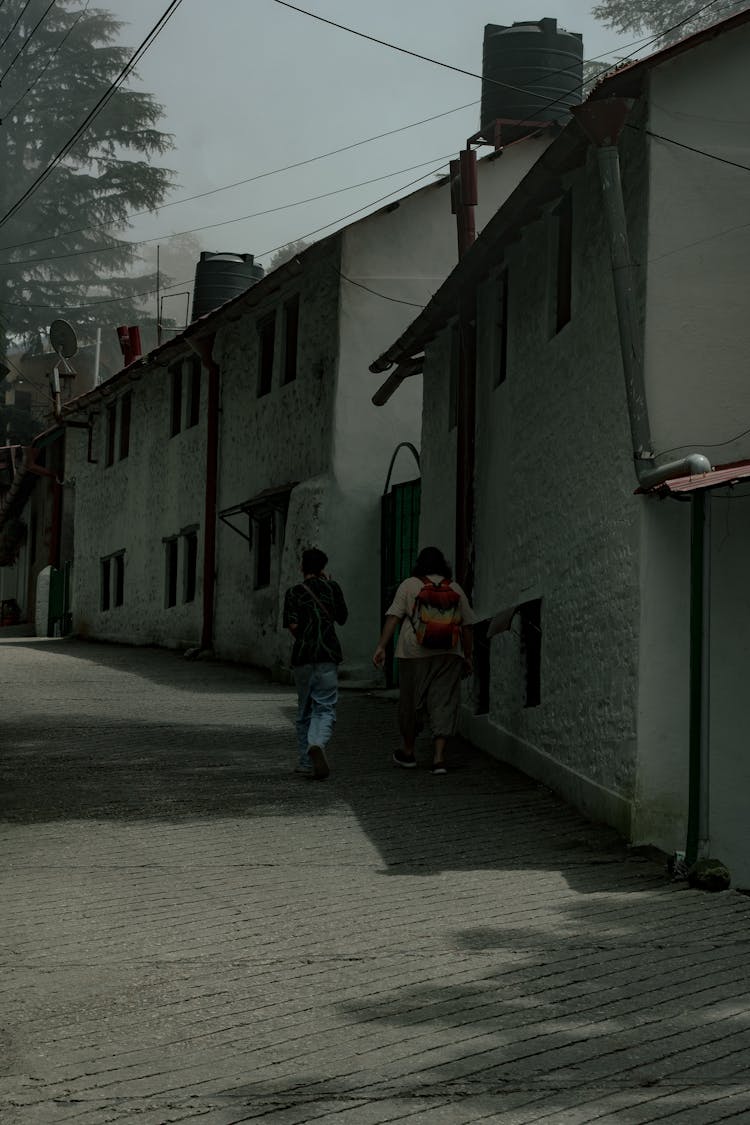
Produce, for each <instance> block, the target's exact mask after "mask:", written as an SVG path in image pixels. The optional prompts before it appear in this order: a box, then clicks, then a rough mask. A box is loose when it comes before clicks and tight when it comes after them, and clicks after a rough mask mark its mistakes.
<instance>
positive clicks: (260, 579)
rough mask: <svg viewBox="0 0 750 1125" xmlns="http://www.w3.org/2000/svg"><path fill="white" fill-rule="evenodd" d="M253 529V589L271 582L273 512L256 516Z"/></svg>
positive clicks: (258, 588)
mask: <svg viewBox="0 0 750 1125" xmlns="http://www.w3.org/2000/svg"><path fill="white" fill-rule="evenodd" d="M254 523H255V527H254V529H253V531H254V535H253V546H254V547H255V589H256V590H260V589H261V587H262V586H270V584H271V547H272V545H273V513H272V512H269V513H268V514H267V515H263V516H258V517H257V518H256V519H255V520H254Z"/></svg>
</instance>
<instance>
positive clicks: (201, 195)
mask: <svg viewBox="0 0 750 1125" xmlns="http://www.w3.org/2000/svg"><path fill="white" fill-rule="evenodd" d="M478 104H479V102H478V101H473V102H467V103H466V104H465V105H459V106H455V107H454V108H453V109H446V110H444V111H443V112H442V113H434V114H432V116H431V117H423V118H422V119H421V120H420V121H412V122H410V124H408V125H399V127H398V128H397V129H388V130H387V131H386V132H385V133H376V134H375V135H374V136H372V137H365V138H364V139H363V140H361V141H353V142H352V144H348V145H342V146H341V147H340V148H334V149H330V151H328V152H322V153H320V154H319V155H318V156H309V157H307V159H305V160H297V161H295V162H294V163H293V164H285V165H283V167H281V168H272V169H270V170H269V171H268V172H258V173H257V174H256V175H254V176H249V177H248V178H247V179H244V180H236V181H235V182H234V183H231V184H224V185H223V186H222V187H217V188H211V189H210V190H209V191H201V192H198V194H197V195H186V196H183V198H182V199H173V200H172V202H171V203H160V204H159V206H158V207H151V208H149V209H148V210H145V211H134V212H132V213H131V214H130V215H128V216H127V218H128V220H130V219H138V218H141V217H142V216H143V215H153V214H154V212H155V211H164V210H166V208H167V207H176V206H177V205H178V204H179V203H190V202H192V201H193V200H195V199H205V198H206V197H207V196H209V195H216V194H218V193H219V192H222V191H229V190H230V189H231V188H235V187H244V185H245V184H251V183H254V182H255V181H256V180H263V179H267V178H268V177H269V176H276V175H278V174H280V173H281V172H289V171H291V170H293V169H295V168H303V167H304V166H305V165H307V164H313V163H315V162H316V161H318V160H325V159H326V158H327V157H329V156H338V155H339V154H340V153H342V152H349V151H350V150H351V149H354V148H359V147H360V146H361V145H367V144H370V143H371V142H372V141H379V140H382V139H383V138H384V137H392V136H394V135H395V134H396V133H403V132H405V131H406V130H407V129H415V128H416V127H417V126H418V125H426V124H428V123H429V122H430V121H437V120H438V119H439V118H441V117H448V116H449V115H450V114H452V113H458V112H459V111H460V110H463V109H470V108H471V107H472V106H474V105H478ZM14 108H15V107H14ZM114 225H115V224H114V223H106V224H104V225H102V226H95V227H76V228H75V229H74V230H68V231H62V232H61V233H60V234H53V235H47V237H46V238H36V239H32V240H29V241H26V242H16V243H11V244H10V245H8V246H0V252H2V251H4V250H20V249H23V248H24V247H25V246H36V245H37V244H38V243H40V242H50V241H51V240H52V239H53V238H67V237H68V236H69V235H71V234H82V233H83V232H84V231H87V230H94V231H97V230H101V231H104V230H108V229H109V228H110V227H111V226H114ZM197 229H202V228H197ZM183 233H187V232H183ZM143 241H148V240H147V239H146V240H143ZM9 264H10V263H9ZM14 264H15V263H14Z"/></svg>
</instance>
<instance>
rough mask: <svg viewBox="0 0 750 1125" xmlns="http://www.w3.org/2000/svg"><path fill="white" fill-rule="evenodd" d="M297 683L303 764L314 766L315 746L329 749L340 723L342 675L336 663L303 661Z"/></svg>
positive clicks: (297, 670)
mask: <svg viewBox="0 0 750 1125" xmlns="http://www.w3.org/2000/svg"><path fill="white" fill-rule="evenodd" d="M294 682H295V684H296V685H297V700H298V702H299V710H298V712H297V724H296V726H297V750H298V752H299V764H300V765H301V766H304V767H308V766H312V762H311V761H310V755H309V753H308V750H309V748H310V747H311V746H320V748H321V749H322V750H324V749H325V748H326V746H327V745H328V743H329V742H330V740H331V735H332V734H333V728H334V725H335V723H336V704H337V702H338V698H339V677H338V669H337V667H336V665H335V664H331V663H326V664H299V665H297V667H296V668H295V669H294Z"/></svg>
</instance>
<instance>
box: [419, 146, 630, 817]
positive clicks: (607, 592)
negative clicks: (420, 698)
mask: <svg viewBox="0 0 750 1125" xmlns="http://www.w3.org/2000/svg"><path fill="white" fill-rule="evenodd" d="M640 144H641V141H640V138H639V137H638V136H637V134H634V135H633V137H628V138H626V139H625V141H624V146H623V147H624V150H625V155H624V163H625V166H626V169H627V171H626V202H627V206H628V211H629V218H630V222H631V233H632V236H633V238H634V243H635V245H636V247H637V248H639V247H640V246H641V244H642V239H643V236H644V232H645V217H646V215H645V207H643V206H641V205H640V204H639V196H640V193H641V192H642V191H643V190H644V188H645V183H644V175H645V170H644V166H643V162H642V160H641V159H640V158H639V157H640V154H639V152H638V146H639V145H640ZM629 158H632V159H629ZM566 186H569V187H571V188H572V190H573V215H574V218H573V296H572V318H571V320H570V322H569V323H568V324H567V325H565V326H564V327H563V328H562V330H561V331H560V332H559V333H558V334H556V335H553V334H552V329H551V313H550V310H551V306H552V300H553V294H554V288H555V283H554V270H553V255H552V254H551V247H552V245H553V242H554V240H553V237H552V231H551V225H552V224H551V219H550V218H549V217H548V216H545V217H544V218H543V219H540V220H539V221H537V222H534V223H533V224H531V225H529V226H528V227H527V228H526V229H525V230H524V232H523V235H522V237H521V239H520V240H518V241H516V242H515V243H514V244H513V245H512V247H511V248H510V249H509V250H508V251H507V254H506V258H505V262H506V264H507V268H508V271H509V311H508V315H509V344H508V347H509V351H508V369H507V378H506V380H505V382H504V383H501V384H500V385H499V386H495V385H494V384H495V370H496V363H497V323H498V319H499V317H498V312H497V307H496V306H497V302H498V297H499V294H498V282H497V279H496V277H492V278H490V279H488V280H487V282H485V283H484V284H483V285H482V286H481V287H480V291H479V294H478V339H477V353H478V375H477V381H478V389H477V462H476V480H475V491H476V577H475V586H474V605H475V609H476V611H477V614H478V616H479V618H480V619H486V618H489V617H492V616H493V615H494V614H496V613H498V612H500V611H501V610H503V609H505V608H507V607H512V606H515V605H517V604H519V603H521V602H525V601H530V600H534V599H539V598H541V599H542V632H543V639H542V667H541V702H540V704H539V705H538V706H535V707H525V706H524V671H523V656H522V653H521V646H520V641H519V638H518V635H517V631H518V628H519V621H518V618H516V620H515V622H514V631H513V632H511V633H503V634H500V635H498V636H496V637H495V638H493V640H492V642H491V647H490V652H491V685H490V711H489V714H488V715H487V716H483V717H481V718H480V717H474V718H470V717H469V715H468V709H467V716H466V719H467V731H468V733H470V735H471V736H472V737H473V738H475V739H476V741H478V742H479V743H480V744H482V745H484V746H486V747H487V748H488V749H490V750H492V751H493V752H495V753H498V754H499V755H500V756H502V757H504V758H506V759H508V760H510V761H512V762H513V763H514V764H516V765H517V766H519V767H520V768H521V769H523V770H525V771H526V772H528V773H530V774H531V775H533V776H536V777H539V778H540V779H542V780H544V781H545V782H546V783H548V784H550V785H552V786H553V787H555V788H556V789H557V790H558V791H560V792H562V793H564V794H565V795H566V796H567V797H568V798H569V799H571V800H573V801H575V802H576V803H577V804H578V805H579V807H581V808H583V809H584V810H585V811H587V812H588V813H589V814H590V815H592V816H594V817H598V818H601V819H606V820H609V821H610V822H612V823H614V824H616V825H617V826H618V827H619V828H620V829H621V830H623V831H627V830H628V827H629V821H630V815H631V802H632V798H633V794H634V789H635V772H636V771H635V765H636V747H635V736H636V703H637V690H636V689H637V671H638V667H637V657H638V646H637V638H638V621H639V588H638V573H639V507H640V505H641V504H642V503H643V501H642V499H641V498H637V497H635V496H634V495H633V491H634V488H635V485H636V480H635V475H634V472H633V468H632V451H631V446H630V433H629V427H628V415H627V406H626V399H625V391H624V381H623V376H622V368H621V360H620V353H619V339H618V331H617V320H616V315H615V305H614V293H613V286H612V280H611V271H610V263H609V249H608V242H607V238H606V234H605V228H604V224H603V219H602V210H601V203H600V189H599V183H598V176H597V172H596V166H595V164H594V163H593V162H592V161H591V160H589V162H588V164H587V166H586V168H585V169H580V170H579V171H577V172H575V173H572V174H571V175H570V176H569V177H568V179H567V181H566ZM640 198H642V196H640ZM553 205H554V203H553V204H552V206H553ZM501 264H502V262H501V261H499V262H498V266H500V265H501ZM428 358H429V367H428V368H427V369H426V371H425V376H424V382H425V409H424V419H423V430H422V458H423V471H424V486H423V487H424V493H423V495H424V503H423V509H422V511H423V517H422V537H423V538H424V539H430V540H434V541H437V542H447V543H449V544H451V545H452V541H453V527H454V512H453V504H454V501H453V497H454V495H455V491H454V480H455V437H456V434H455V430H453V431H451V432H449V430H448V399H449V363H450V327H448V328H447V329H446V330H445V331H444V332H443V333H442V334H441V336H439V337H438V338H437V339H436V340H435V341H434V342H433V344H432V345H431V346H430V348H429V349H428Z"/></svg>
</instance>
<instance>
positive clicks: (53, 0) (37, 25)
mask: <svg viewBox="0 0 750 1125" xmlns="http://www.w3.org/2000/svg"><path fill="white" fill-rule="evenodd" d="M56 2H57V0H50V2H49V4H48V5H47V7H46V8H45V9H44V12H43V14H42V15H41V16H40V18H39V19H38V20H37V22H36V23H35V24H34V26H33V27H32V29H31V31H30V32H29V34H28V35H27V36H26V38H25V39H24V41H23V43H22V44H21V46H20V47H19V48H18V50H17V51H16V53H15V55H14V56H13V59H12V61H11V62H10V64H9V65H8V66H7V67H6V68H5V70H4V71H3V73H2V74H0V86H2V84H3V82H4V81H5V79H6V78H7V77H8V75H9V74H10V72H11V70H12V69H13V67H14V66H15V65H16V63H17V62H18V60H19V59H20V57H21V55H22V54H23V53H24V51H25V50H26V48H27V47H28V45H29V43H30V42H31V40H32V39H33V38H34V35H35V34H36V32H37V31H38V30H39V28H40V27H41V25H42V24H43V23H44V21H45V20H46V18H47V16H48V14H49V12H50V10H51V9H52V8H54V6H55V4H56Z"/></svg>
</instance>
